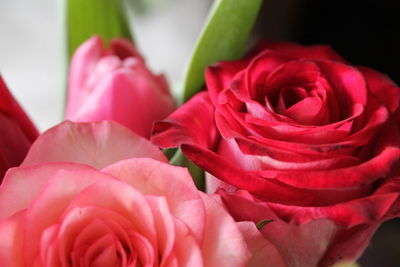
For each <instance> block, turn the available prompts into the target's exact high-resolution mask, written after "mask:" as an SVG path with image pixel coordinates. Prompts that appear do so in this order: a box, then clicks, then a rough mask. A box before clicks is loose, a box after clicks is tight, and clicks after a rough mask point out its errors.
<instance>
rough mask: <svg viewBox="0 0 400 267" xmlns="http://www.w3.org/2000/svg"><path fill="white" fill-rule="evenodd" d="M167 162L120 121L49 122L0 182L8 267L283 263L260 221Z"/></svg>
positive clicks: (2, 253) (0, 233) (1, 241)
mask: <svg viewBox="0 0 400 267" xmlns="http://www.w3.org/2000/svg"><path fill="white" fill-rule="evenodd" d="M166 161H167V159H166V158H165V156H164V155H163V154H162V152H161V151H160V150H159V149H158V148H157V147H155V146H154V145H152V144H151V143H150V142H149V141H148V140H146V139H144V138H141V137H139V136H137V135H135V134H134V133H132V131H130V130H129V129H127V128H124V127H122V126H119V125H118V124H115V123H110V122H100V123H91V124H89V123H86V124H83V123H82V124H74V123H71V122H65V123H62V124H60V125H58V126H55V127H54V128H52V129H50V130H48V131H47V132H45V133H44V134H43V135H41V136H40V137H39V138H38V140H37V141H36V142H35V143H34V144H33V145H32V148H31V150H30V151H29V153H28V155H27V158H26V159H25V161H24V162H23V164H22V166H21V167H18V168H13V169H10V170H9V171H8V172H7V174H6V176H5V179H4V181H3V184H2V186H1V187H0V266H7V267H27V266H82V267H83V266H93V267H96V266H104V267H106V266H107V267H114V266H121V267H123V266H124V267H125V266H126V267H128V266H129V267H131V266H132V267H133V266H149V267H150V266H151V267H152V266H190V267H195V266H199V267H200V266H207V267H209V266H215V267H219V266H227V267H228V266H229V267H231V266H237V267H239V266H240V267H242V266H253V267H257V266H260V264H259V263H260V262H264V261H265V256H268V255H269V256H273V258H272V259H271V262H272V264H273V265H274V266H278V267H279V266H283V265H282V257H281V256H280V254H279V252H278V251H277V250H273V249H274V247H273V245H272V244H271V243H270V242H265V239H264V238H262V236H261V235H260V234H259V232H258V231H257V229H256V227H255V224H254V223H252V222H240V223H236V222H235V221H234V220H233V218H232V217H231V216H230V215H229V214H228V212H227V211H226V210H225V209H224V207H223V206H222V205H221V204H220V201H221V200H220V199H219V198H218V197H217V196H214V197H211V196H209V195H207V194H204V193H202V192H200V191H198V190H197V189H196V187H195V185H194V183H193V181H192V179H191V177H190V175H189V172H188V171H187V169H184V168H180V167H175V166H171V165H168V164H167V163H166ZM271 249H272V254H271V253H270V251H271ZM264 250H266V251H268V253H270V254H260V255H258V254H257V253H255V252H254V251H257V252H258V251H264ZM250 252H251V253H252V254H253V256H252V257H251V258H250V255H251V254H250ZM263 257H264V258H263Z"/></svg>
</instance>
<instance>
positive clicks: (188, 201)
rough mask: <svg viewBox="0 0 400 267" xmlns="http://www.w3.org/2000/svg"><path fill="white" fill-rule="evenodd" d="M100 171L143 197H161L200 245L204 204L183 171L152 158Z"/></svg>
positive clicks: (122, 162) (121, 163)
mask: <svg viewBox="0 0 400 267" xmlns="http://www.w3.org/2000/svg"><path fill="white" fill-rule="evenodd" d="M103 171H104V172H105V173H109V174H111V175H113V176H115V177H118V178H119V179H121V180H122V181H124V182H126V183H128V184H130V185H131V186H132V187H134V188H136V189H137V190H139V191H140V192H142V193H143V194H146V195H156V196H165V197H166V199H167V201H168V206H169V208H170V210H171V212H172V214H174V216H176V217H177V218H179V219H180V220H181V221H182V222H183V223H185V224H186V225H187V226H188V227H189V228H190V229H191V230H192V231H193V235H194V236H195V237H196V240H197V241H198V242H199V243H201V240H202V238H203V235H204V227H205V226H204V220H203V219H201V218H204V216H205V210H204V203H203V201H202V199H201V198H200V196H199V193H198V190H197V189H196V187H195V185H194V183H193V180H192V178H191V176H190V174H189V172H188V171H187V169H185V168H179V167H175V166H171V165H169V164H165V163H162V162H159V161H155V160H152V159H129V160H125V161H121V162H118V163H116V164H114V165H111V166H108V167H107V168H105V169H103ZM171 188H174V190H171ZM193 214H196V217H193Z"/></svg>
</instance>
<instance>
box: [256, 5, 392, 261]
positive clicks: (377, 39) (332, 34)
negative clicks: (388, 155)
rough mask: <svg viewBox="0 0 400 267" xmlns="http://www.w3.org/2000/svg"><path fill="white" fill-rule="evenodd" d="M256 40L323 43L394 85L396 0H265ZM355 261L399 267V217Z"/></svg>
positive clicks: (378, 232)
mask: <svg viewBox="0 0 400 267" xmlns="http://www.w3.org/2000/svg"><path fill="white" fill-rule="evenodd" d="M260 37H264V38H268V39H271V40H284V41H293V42H297V43H301V44H328V45H330V46H332V47H333V48H334V49H335V50H336V51H337V52H338V53H339V54H341V55H342V56H343V57H345V58H346V59H347V60H348V61H350V62H351V63H352V64H354V65H366V66H369V67H372V68H374V69H376V70H379V71H381V72H383V73H386V74H387V75H388V76H389V77H390V78H392V80H394V81H395V82H396V83H397V84H400V0H391V1H382V0H381V1H377V0H375V1H372V0H364V1H358V0H347V1H344V0H336V1H327V0H279V1H274V0H268V1H267V0H265V1H264V4H263V7H262V10H261V12H260V15H259V18H258V20H257V22H256V27H255V30H254V37H253V41H255V40H257V39H258V38H260ZM358 262H359V263H360V264H361V266H362V267H400V219H397V220H392V221H389V222H386V223H384V224H383V225H382V226H381V227H380V228H379V230H378V231H377V232H376V234H375V236H374V238H373V240H372V242H371V244H370V246H369V247H368V249H367V250H366V252H365V253H364V255H363V256H362V257H361V259H360V260H359V261H358Z"/></svg>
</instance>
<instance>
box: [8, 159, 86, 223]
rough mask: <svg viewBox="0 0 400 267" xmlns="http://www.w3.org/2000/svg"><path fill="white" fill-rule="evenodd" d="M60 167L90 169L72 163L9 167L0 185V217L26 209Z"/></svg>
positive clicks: (78, 169) (73, 169)
mask: <svg viewBox="0 0 400 267" xmlns="http://www.w3.org/2000/svg"><path fill="white" fill-rule="evenodd" d="M62 169H70V170H71V171H80V170H82V171H86V170H92V168H91V167H89V166H85V165H79V164H73V163H46V164H38V165H33V166H23V167H18V168H13V169H10V170H9V171H8V172H7V174H6V176H5V177H4V180H3V183H2V184H1V186H0V219H5V218H7V217H9V216H11V215H13V214H15V213H17V212H19V211H22V210H24V209H26V208H27V207H28V206H29V204H30V203H31V202H32V201H33V200H34V199H35V198H36V197H37V196H38V195H39V194H40V192H41V190H42V189H43V187H44V186H45V185H46V184H47V183H48V182H49V180H50V179H51V178H52V177H53V176H55V175H57V173H58V172H59V171H60V170H62ZM27 188H29V190H26V189H27ZM16 196H17V197H16Z"/></svg>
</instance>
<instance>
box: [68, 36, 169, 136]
mask: <svg viewBox="0 0 400 267" xmlns="http://www.w3.org/2000/svg"><path fill="white" fill-rule="evenodd" d="M107 47H108V48H105V47H104V44H103V41H102V39H101V38H100V37H99V36H94V37H92V38H91V39H89V40H87V41H86V42H85V43H83V44H82V45H81V46H80V47H79V48H78V49H77V50H76V52H75V53H74V55H73V57H72V61H71V67H70V73H69V81H68V105H67V112H66V116H65V117H66V119H68V120H72V121H76V122H91V121H100V120H114V121H116V122H119V123H121V124H122V125H124V126H126V127H128V128H130V129H131V130H133V131H134V132H136V133H137V134H139V135H141V136H143V137H145V138H149V137H150V133H151V127H152V124H153V122H154V121H156V120H161V119H164V118H165V117H167V116H168V115H169V114H170V113H171V112H172V111H174V110H175V101H174V99H173V97H172V96H171V94H170V92H169V89H168V84H167V82H166V80H165V78H164V76H163V75H154V74H153V73H152V72H151V71H150V70H149V69H148V68H147V66H146V64H145V61H144V59H143V57H142V56H141V55H140V54H139V53H138V51H137V50H136V48H135V47H134V45H133V44H132V43H131V42H130V41H128V40H126V39H122V38H116V39H112V40H111V41H110V43H109V44H108V45H107Z"/></svg>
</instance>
